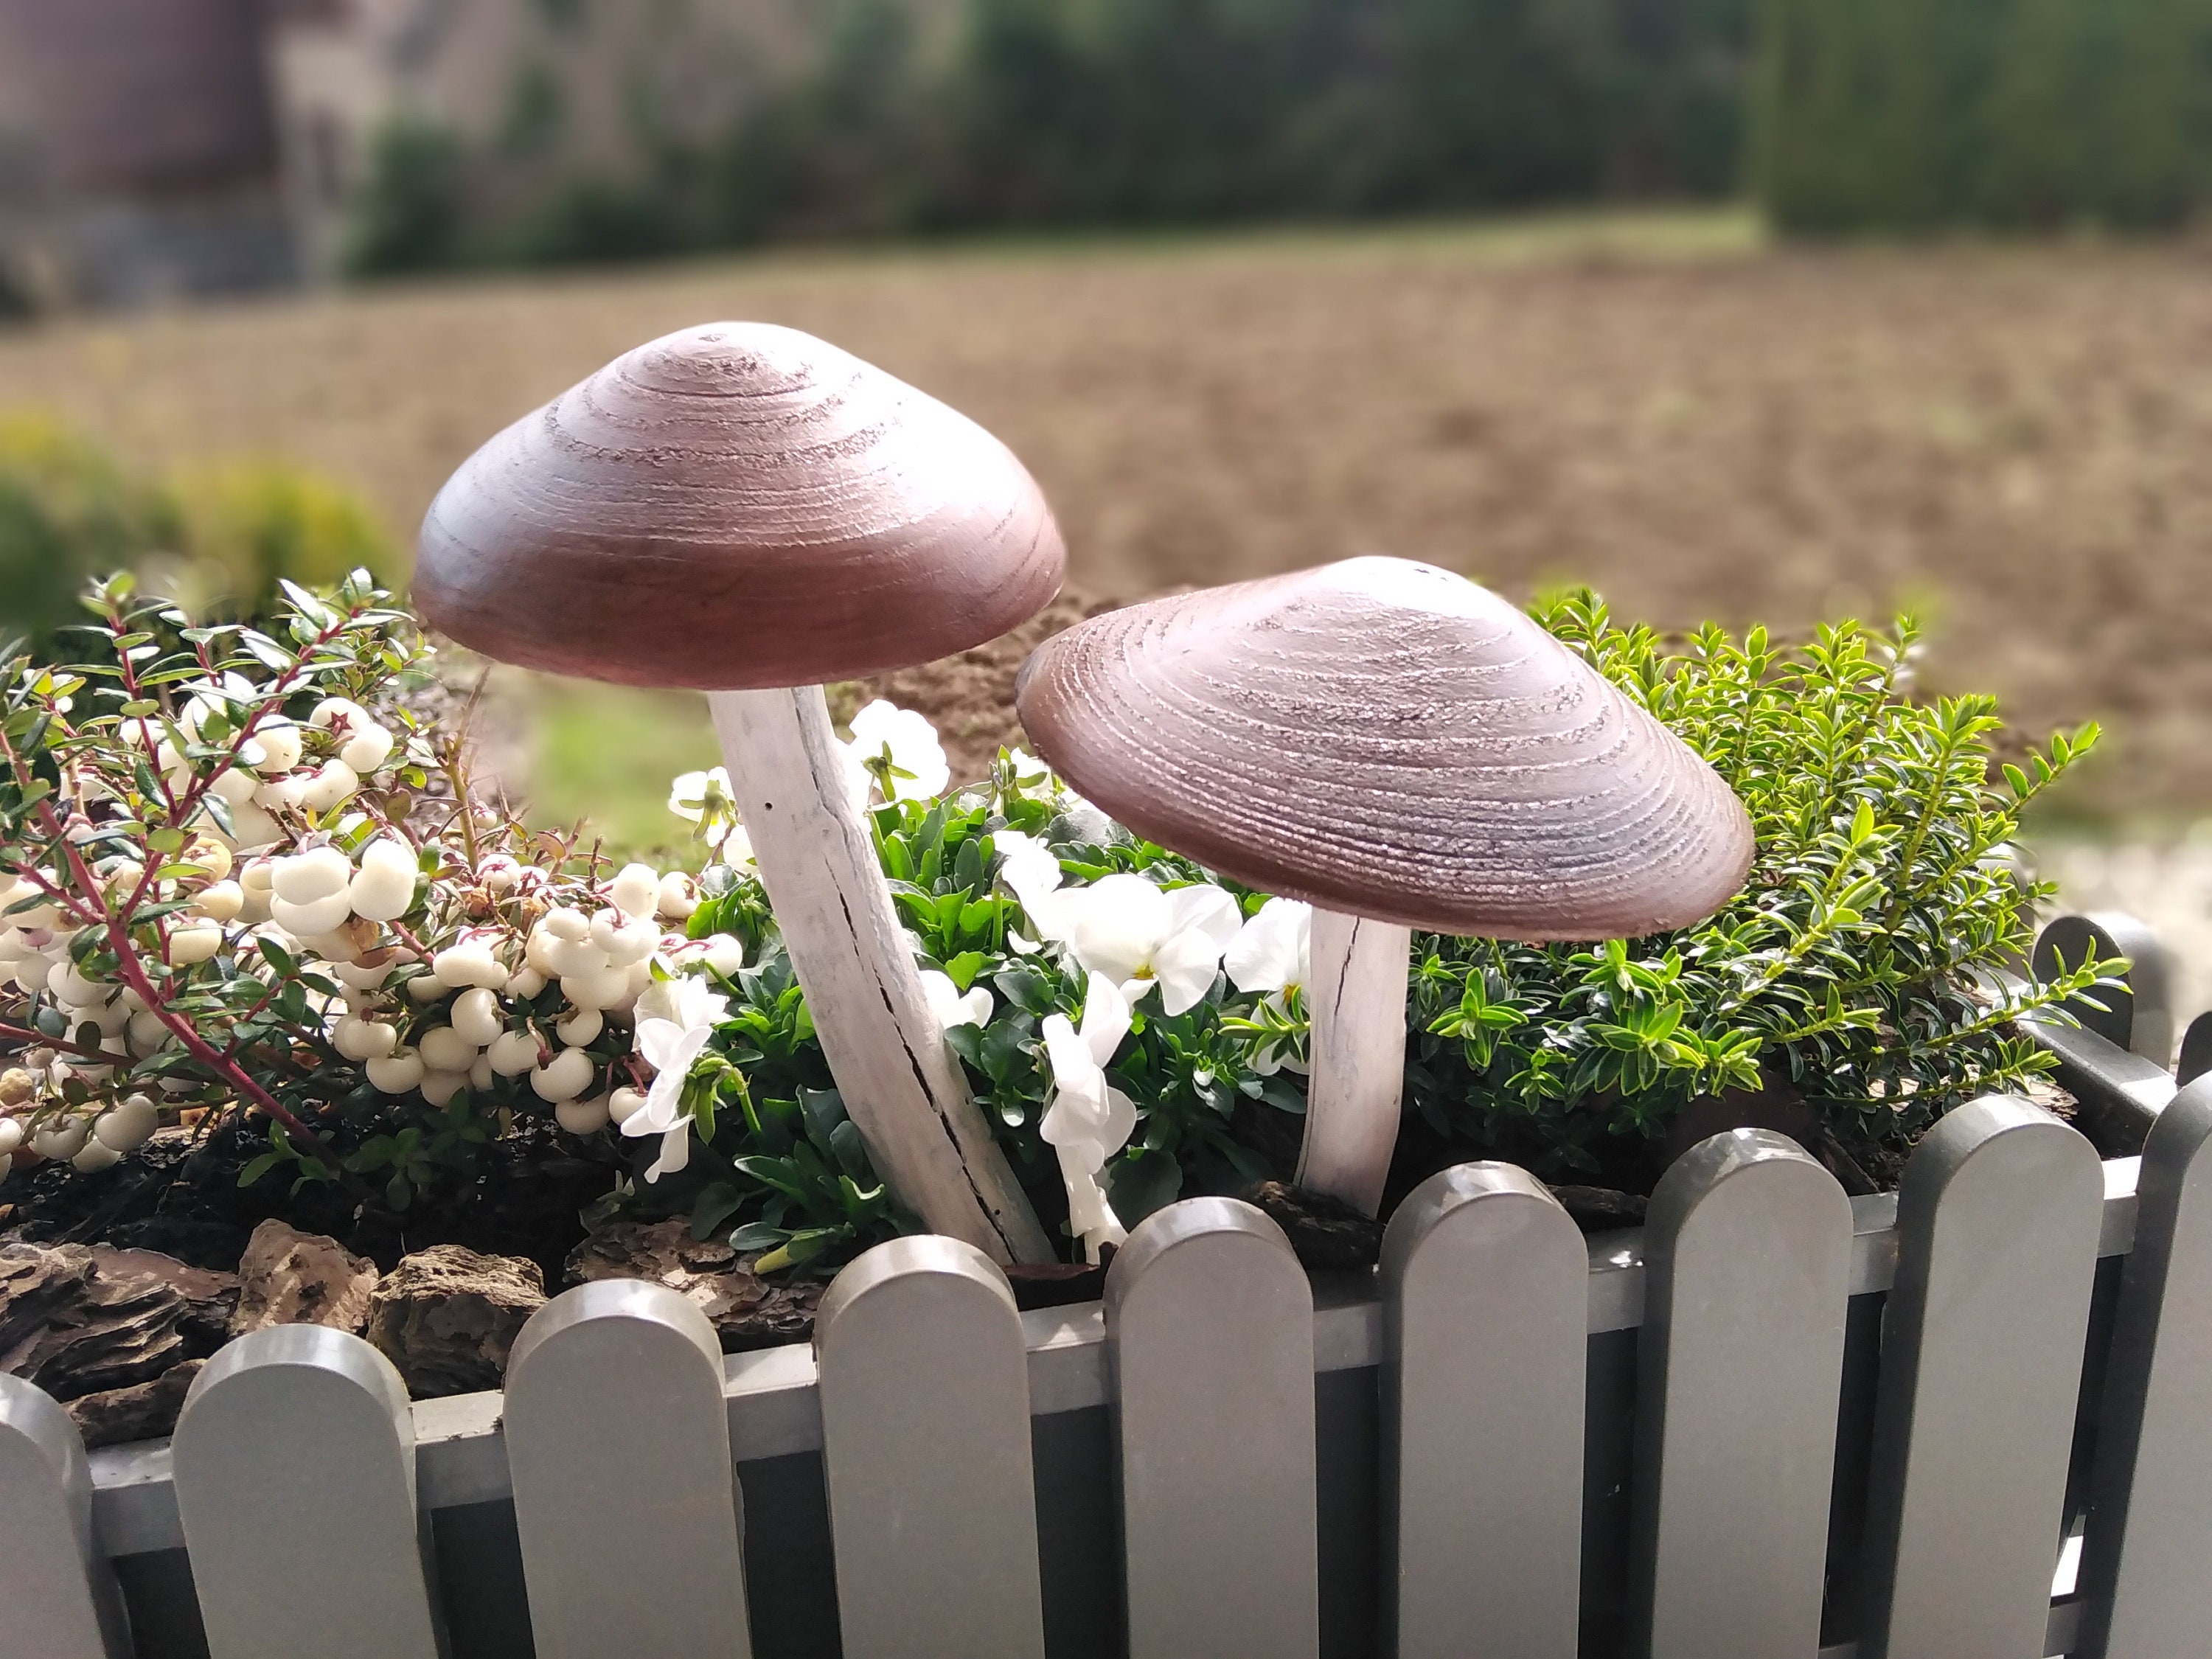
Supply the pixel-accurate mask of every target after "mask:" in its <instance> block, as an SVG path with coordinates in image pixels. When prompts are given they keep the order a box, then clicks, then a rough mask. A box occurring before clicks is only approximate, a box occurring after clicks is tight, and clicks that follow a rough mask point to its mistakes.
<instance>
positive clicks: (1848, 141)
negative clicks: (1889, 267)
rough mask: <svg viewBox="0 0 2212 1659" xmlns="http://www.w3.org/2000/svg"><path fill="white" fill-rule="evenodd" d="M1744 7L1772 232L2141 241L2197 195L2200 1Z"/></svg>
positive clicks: (2211, 97) (2203, 125)
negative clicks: (2103, 233) (1964, 230)
mask: <svg viewBox="0 0 2212 1659" xmlns="http://www.w3.org/2000/svg"><path fill="white" fill-rule="evenodd" d="M1760 4H1761V10H1760V14H1759V70H1758V76H1757V94H1756V102H1757V107H1758V119H1757V131H1758V142H1757V154H1756V163H1755V166H1756V173H1757V179H1758V187H1759V196H1760V198H1761V200H1762V201H1763V203H1764V204H1765V207H1766V209H1767V210H1768V212H1769V213H1770V215H1771V216H1772V217H1773V219H1774V220H1775V222H1776V223H1777V224H1778V225H1779V226H1781V227H1782V228H1784V229H1789V230H1800V231H1809V232H1841V231H1861V230H1908V231H1917V230H1927V229H1933V228H1942V227H1948V226H1957V225H1979V226H1988V227H1995V228H2050V227H2056V226H2064V225H2069V224H2074V223H2078V222H2100V223H2104V224H2107V225H2112V226H2117V227H2125V228H2158V227H2163V226H2169V225H2172V224H2175V223H2178V222H2181V221H2182V220H2184V219H2185V218H2187V217H2188V216H2190V215H2191V213H2193V212H2194V211H2195V210H2197V208H2198V207H2199V206H2200V205H2201V204H2203V201H2204V199H2205V197H2206V194H2207V192H2208V191H2212V0H1760Z"/></svg>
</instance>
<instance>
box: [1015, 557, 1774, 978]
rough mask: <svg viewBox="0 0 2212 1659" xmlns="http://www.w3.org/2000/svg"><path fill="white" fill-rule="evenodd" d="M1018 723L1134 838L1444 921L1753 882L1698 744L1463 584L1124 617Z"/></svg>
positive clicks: (1097, 622) (1252, 587) (1155, 607)
mask: <svg viewBox="0 0 2212 1659" xmlns="http://www.w3.org/2000/svg"><path fill="white" fill-rule="evenodd" d="M1016 700H1017V702H1018V707H1019V709H1020V713H1021V717H1022V724H1023V725H1024V726H1025V727H1027V728H1028V731H1029V733H1030V738H1032V739H1033V740H1034V741H1035V743H1036V746H1037V749H1038V750H1039V752H1040V753H1041V754H1042V756H1043V757H1044V758H1045V759H1046V760H1047V761H1048V762H1049V763H1051V764H1052V765H1053V766H1054V768H1055V769H1058V770H1059V771H1060V774H1061V775H1063V776H1065V777H1066V779H1067V781H1069V782H1070V783H1071V784H1073V786H1074V787H1075V788H1077V789H1078V790H1079V791H1081V792H1082V793H1084V794H1085V796H1087V797H1089V798H1090V799H1091V800H1092V801H1094V802H1096V803H1097V805H1099V806H1101V807H1103V809H1104V810H1105V811H1108V812H1109V813H1111V814H1112V815H1113V816H1114V817H1116V818H1118V819H1120V820H1121V822H1122V823H1126V824H1127V825H1128V826H1129V827H1130V828H1131V829H1134V830H1135V831H1137V832H1138V833H1139V835H1142V836H1146V837H1147V838H1149V839H1151V840H1153V841H1157V842H1160V843H1161V844H1162V845H1164V846H1167V847H1170V848H1175V849H1176V851H1178V852H1181V853H1182V854H1186V855H1188V856H1189V857H1191V858H1194V859H1196V860H1199V861H1200V863H1202V864H1204V865H1206V866H1207V867H1209V868H1211V869H1214V870H1218V871H1220V872H1223V873H1224V874H1225V875H1228V876H1230V877H1231V878H1234V879H1236V880H1237V881H1241V882H1243V883H1246V884H1249V885H1251V886H1254V887H1258V888H1261V889H1263V890H1267V891H1268V892H1272V893H1282V894H1285V895H1289V896H1293V897H1297V898H1304V899H1309V900H1311V901H1312V902H1315V903H1317V904H1322V905H1326V906H1328V908H1332V909H1335V910H1340V911H1344V912H1347V913H1349V914H1352V915H1361V916H1369V917H1372V918H1374V919H1376V920H1377V921H1395V922H1401V923H1404V924H1406V925H1407V926H1410V927H1420V928H1426V929H1430V930H1432V931H1435V932H1438V933H1464V934H1472V935H1476V936H1480V937H1487V938H1498V939H1614V938H1635V937H1639V936H1641V935H1644V934H1647V933H1658V932H1662V931H1663V930H1665V929H1668V928H1671V927H1684V926H1686V925H1688V924H1689V923H1691V922H1693V921H1698V920H1699V919H1700V918H1702V917H1705V916H1707V915H1711V913H1712V912H1713V911H1715V910H1717V909H1718V908H1720V907H1721V906H1722V905H1723V904H1724V903H1726V902H1728V900H1729V897H1730V896H1732V895H1733V894H1734V893H1735V891H1736V890H1737V889H1738V888H1740V887H1741V885H1742V884H1743V879H1744V877H1745V875H1746V873H1747V872H1748V870H1749V868H1750V866H1751V856H1752V828H1751V819H1750V817H1749V816H1748V815H1747V813H1746V812H1745V811H1744V809H1743V805H1742V803H1741V802H1740V801H1738V800H1737V799H1736V798H1735V794H1734V793H1732V792H1731V791H1730V790H1729V787H1728V785H1727V784H1726V783H1724V782H1723V781H1722V780H1721V778H1720V776H1719V775H1718V774H1717V773H1716V772H1714V771H1713V769H1711V767H1709V766H1707V765H1706V764H1705V763H1704V762H1703V761H1701V760H1699V758H1698V757H1697V756H1696V755H1694V754H1693V753H1692V752H1691V750H1690V749H1689V748H1688V747H1687V745H1686V744H1684V743H1683V742H1682V741H1681V739H1680V738H1677V737H1676V736H1675V735H1674V733H1673V732H1669V731H1668V730H1667V728H1666V727H1665V726H1662V725H1661V724H1660V723H1659V722H1658V721H1657V720H1655V719H1654V718H1653V717H1652V716H1651V715H1650V714H1646V713H1645V712H1644V710H1643V709H1641V708H1638V707H1637V706H1636V705H1635V704H1634V703H1632V702H1630V701H1629V700H1628V698H1627V697H1626V696H1623V695H1622V694H1621V692H1620V691H1619V690H1617V689H1615V688H1614V687H1613V686H1612V685H1611V684H1607V681H1606V680H1605V679H1604V678H1602V677H1601V676H1600V675H1599V674H1598V673H1596V672H1595V671H1594V670H1592V669H1591V668H1589V666H1588V665H1586V664H1584V663H1583V661H1582V659H1580V658H1578V657H1577V656H1576V655H1575V654H1574V653H1572V652H1571V651H1569V650H1568V649H1567V648H1566V647H1565V646H1563V645H1561V644H1560V643H1559V641H1556V640H1554V639H1553V637H1552V636H1551V635H1549V634H1547V633H1546V632H1545V631H1544V630H1543V629H1541V627H1539V626H1538V625H1537V624H1536V623H1534V621H1532V620H1531V619H1530V618H1529V617H1528V616H1526V615H1525V614H1523V613H1522V611H1519V610H1517V609H1516V608H1515V607H1514V606H1513V605H1509V604H1508V603H1506V602H1505V601H1504V599H1499V598H1498V596H1497V595H1496V594H1494V593H1492V592H1487V591H1486V590H1485V589H1483V588H1480V587H1477V586H1475V585H1474V583H1472V582H1470V581H1468V580H1465V579H1464V578H1462V577H1459V576H1455V575H1453V574H1450V573H1449V572H1448V571H1443V570H1438V569H1437V568H1434V567H1432V566H1429V565H1423V564H1413V563H1409V562H1406V561H1404V560H1401V559H1381V558H1366V559H1352V560H1348V561H1346V562H1344V563H1341V564H1333V565H1325V566H1323V567H1322V568H1320V569H1317V570H1304V571H1300V572H1297V574H1292V575H1288V576H1277V577H1272V578H1269V579H1267V580H1263V581H1255V582H1244V583H1240V584H1238V585H1237V586H1231V587H1218V588H1212V589H1210V590H1207V591H1206V592H1197V593H1186V594H1179V595H1176V597H1174V598H1171V599H1158V600H1155V601H1154V602H1152V604H1149V605H1135V606H1133V607H1131V608H1130V609H1128V610H1126V611H1109V612H1107V613H1106V614H1105V615H1103V616H1099V617H1092V618H1091V619H1090V620H1089V621H1088V622H1085V623H1079V624H1078V625H1077V626H1075V627H1074V628H1072V629H1068V630H1067V631H1066V633H1064V634H1060V635H1056V636H1055V637H1054V638H1052V639H1049V640H1047V641H1045V642H1044V643H1043V644H1042V645H1041V646H1039V647H1037V649H1036V651H1035V652H1034V653H1032V654H1031V655H1030V659H1029V660H1028V662H1027V663H1025V664H1024V665H1023V668H1022V673H1021V678H1020V681H1019V683H1018V687H1017V690H1016Z"/></svg>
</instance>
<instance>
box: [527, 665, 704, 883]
mask: <svg viewBox="0 0 2212 1659" xmlns="http://www.w3.org/2000/svg"><path fill="white" fill-rule="evenodd" d="M527 713H528V715H529V727H528V730H529V757H530V773H529V776H530V793H531V805H530V811H529V814H528V816H529V820H530V822H531V823H534V824H538V825H540V826H547V827H550V826H551V825H555V824H573V823H575V822H576V821H577V820H578V819H580V818H582V819H587V820H589V822H590V825H591V828H592V830H593V831H594V832H596V833H597V834H598V835H599V836H600V837H601V838H602V839H603V840H604V841H605V844H606V848H607V850H608V851H609V852H610V853H611V854H614V855H615V856H617V857H618V858H619V857H628V856H645V855H648V854H654V855H659V857H660V859H661V861H662V862H664V863H668V862H673V861H675V859H676V858H681V859H682V860H683V861H684V862H686V863H696V862H697V861H698V860H697V856H696V849H693V848H690V842H689V840H688V838H687V836H686V834H685V828H686V826H685V825H684V821H683V820H682V819H681V818H679V817H677V816H676V815H675V814H674V813H672V812H671V811H669V810H668V785H669V781H670V780H671V778H673V777H675V776H676V775H678V773H680V772H696V771H697V770H699V769H701V768H702V767H708V766H713V765H715V764H716V763H718V762H719V761H720V754H719V752H718V751H717V750H716V748H715V745H714V728H713V726H711V725H710V724H709V723H708V718H707V700H706V699H705V698H704V697H702V696H698V695H696V693H684V692H677V691H637V690H630V689H629V688H627V687H624V686H615V685H592V684H584V683H582V682H580V681H574V680H556V679H552V678H543V677H540V678H533V679H532V682H531V684H530V688H529V694H528V702H527ZM671 855H673V856H671Z"/></svg>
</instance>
